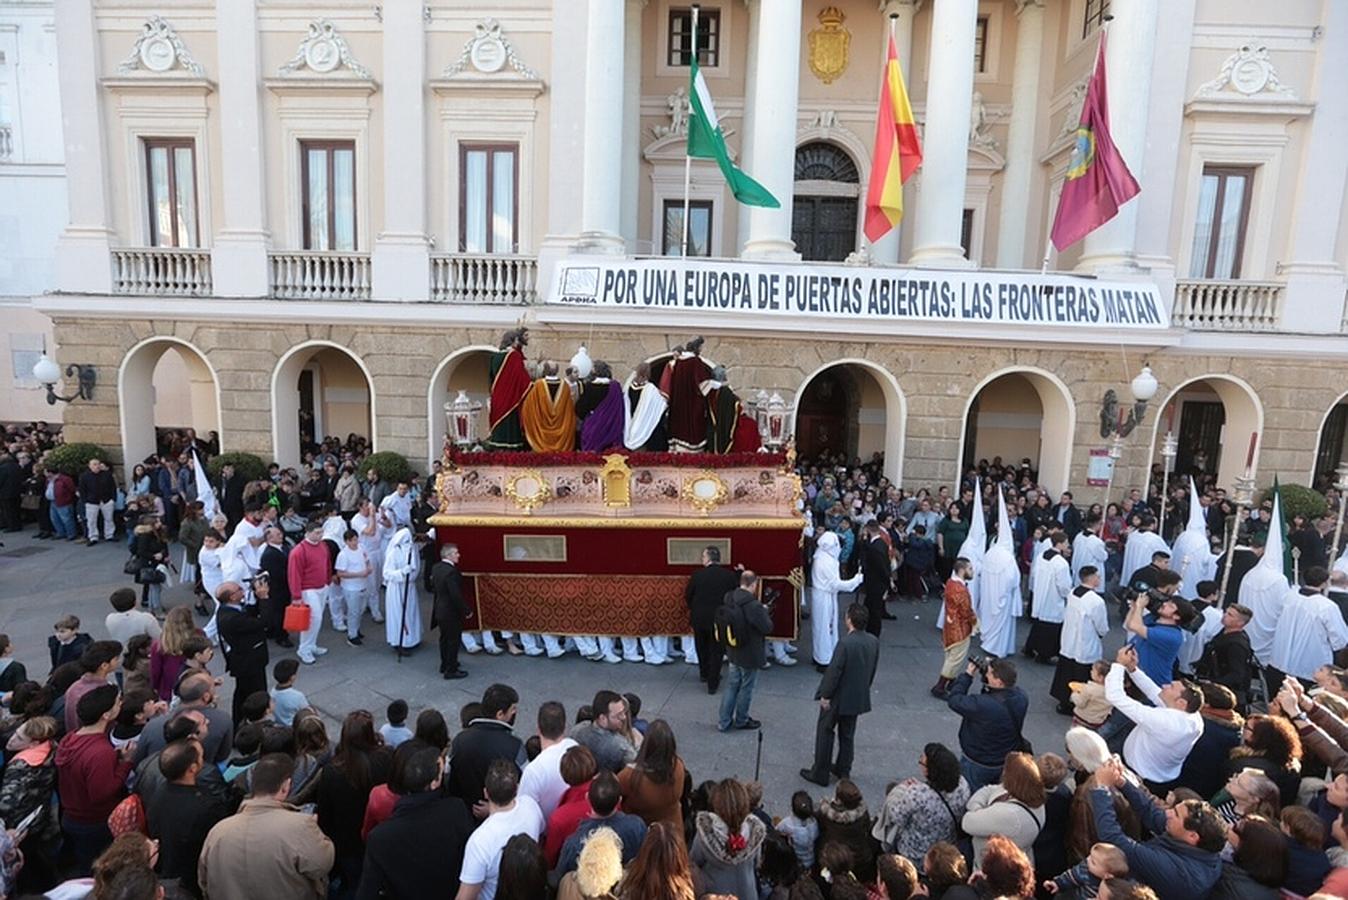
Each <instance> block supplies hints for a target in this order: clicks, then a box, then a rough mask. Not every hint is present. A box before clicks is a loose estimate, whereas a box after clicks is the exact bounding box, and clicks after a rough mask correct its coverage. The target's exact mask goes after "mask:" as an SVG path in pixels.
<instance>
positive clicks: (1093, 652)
mask: <svg viewBox="0 0 1348 900" xmlns="http://www.w3.org/2000/svg"><path fill="white" fill-rule="evenodd" d="M1077 590H1080V588H1078V589H1077ZM1107 634H1109V613H1108V611H1106V609H1105V600H1104V598H1103V597H1101V596H1100V595H1099V594H1097V593H1096V592H1095V591H1092V590H1089V589H1088V590H1086V591H1085V592H1084V593H1082V594H1080V595H1078V594H1077V593H1076V591H1073V592H1072V595H1071V596H1070V597H1068V598H1067V607H1066V609H1065V610H1064V612H1063V622H1062V639H1061V641H1060V642H1059V645H1058V654H1059V655H1060V656H1064V657H1066V658H1067V659H1071V660H1075V661H1076V662H1079V663H1081V664H1082V665H1090V664H1091V663H1093V662H1095V661H1096V660H1097V659H1101V658H1102V657H1103V656H1104V648H1103V647H1102V646H1101V644H1100V639H1101V638H1103V637H1104V636H1105V635H1107Z"/></svg>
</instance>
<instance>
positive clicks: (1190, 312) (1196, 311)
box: [1171, 281, 1283, 331]
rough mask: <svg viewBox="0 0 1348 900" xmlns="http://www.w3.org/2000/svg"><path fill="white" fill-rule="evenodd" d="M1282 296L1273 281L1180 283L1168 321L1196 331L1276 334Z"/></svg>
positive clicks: (1277, 285)
mask: <svg viewBox="0 0 1348 900" xmlns="http://www.w3.org/2000/svg"><path fill="white" fill-rule="evenodd" d="M1282 293H1283V285H1282V284H1281V283H1280V282H1276V281H1180V282H1178V283H1177V284H1176V285H1175V310H1174V313H1173V314H1172V315H1171V319H1172V320H1173V322H1174V324H1175V325H1176V326H1179V327H1182V328H1193V329H1196V330H1199V331H1276V330H1277V328H1278V318H1279V316H1280V315H1281V314H1282Z"/></svg>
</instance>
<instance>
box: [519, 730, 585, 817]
mask: <svg viewBox="0 0 1348 900" xmlns="http://www.w3.org/2000/svg"><path fill="white" fill-rule="evenodd" d="M574 746H576V742H575V741H573V740H572V739H571V738H569V737H564V738H562V739H561V740H560V741H558V742H557V743H555V744H553V745H552V746H550V747H546V748H544V750H543V752H542V753H540V754H538V755H537V756H535V757H534V758H533V760H532V761H531V762H530V763H529V765H527V766H525V767H524V774H522V775H521V776H520V794H521V795H522V796H525V797H532V798H533V799H534V802H535V803H537V804H538V808H539V809H541V810H542V811H543V819H544V821H546V820H548V819H550V818H552V813H553V811H554V810H556V809H557V805H558V804H559V803H561V802H562V795H563V794H565V793H566V789H567V783H566V781H565V780H564V779H563V778H562V756H563V755H564V754H565V753H566V751H567V750H570V749H571V748H572V747H574Z"/></svg>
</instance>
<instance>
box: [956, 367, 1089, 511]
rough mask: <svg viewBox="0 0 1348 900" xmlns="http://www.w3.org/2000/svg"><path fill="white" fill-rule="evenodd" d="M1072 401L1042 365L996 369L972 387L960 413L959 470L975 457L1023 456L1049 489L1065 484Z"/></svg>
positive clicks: (1072, 430) (1072, 424) (1008, 460)
mask: <svg viewBox="0 0 1348 900" xmlns="http://www.w3.org/2000/svg"><path fill="white" fill-rule="evenodd" d="M1076 420H1077V415H1076V403H1075V402H1074V401H1073V400H1072V394H1071V392H1070V391H1068V390H1067V385H1065V384H1063V383H1062V381H1061V380H1059V378H1058V377H1057V376H1056V375H1053V374H1051V373H1049V372H1045V371H1043V370H1042V369H1030V368H1020V369H1006V370H1003V371H1001V372H995V373H993V374H992V375H989V376H988V377H987V378H985V379H983V381H982V382H981V383H980V384H979V385H978V387H976V388H975V389H974V392H973V395H972V396H970V398H969V405H968V406H967V407H966V409H965V413H964V435H963V438H962V440H961V442H960V446H961V447H962V457H963V458H962V459H961V462H960V472H959V474H961V475H962V474H963V473H964V470H965V469H967V468H968V467H969V466H971V465H975V464H977V463H978V461H979V460H982V459H986V460H989V461H991V460H992V459H994V458H995V457H998V456H1000V457H1001V458H1002V461H1003V462H1004V463H1006V464H1008V465H1010V464H1013V463H1017V462H1019V461H1020V460H1022V459H1028V460H1029V461H1030V468H1032V469H1034V470H1036V471H1038V473H1039V477H1038V481H1039V484H1040V485H1042V486H1043V487H1044V488H1045V489H1046V490H1049V491H1051V492H1056V491H1065V490H1067V485H1068V480H1069V478H1070V475H1071V465H1072V438H1073V435H1074V434H1075V433H1076Z"/></svg>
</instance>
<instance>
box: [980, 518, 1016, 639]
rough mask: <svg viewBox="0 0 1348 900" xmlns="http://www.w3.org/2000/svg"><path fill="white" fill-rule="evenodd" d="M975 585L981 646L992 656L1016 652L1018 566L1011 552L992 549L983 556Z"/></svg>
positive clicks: (996, 548)
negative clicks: (976, 584)
mask: <svg viewBox="0 0 1348 900" xmlns="http://www.w3.org/2000/svg"><path fill="white" fill-rule="evenodd" d="M975 580H976V581H977V582H978V609H977V610H976V612H977V614H978V628H979V631H980V632H981V633H982V635H983V637H982V646H983V650H984V652H986V653H991V654H993V655H994V656H1011V655H1012V654H1014V653H1015V652H1016V619H1017V617H1019V616H1020V610H1021V605H1022V601H1021V596H1020V567H1019V566H1017V565H1016V558H1015V556H1013V555H1012V554H1011V551H1009V550H1007V549H1006V548H1005V547H1002V546H1000V545H999V546H994V547H993V548H992V549H991V550H989V551H988V552H987V553H986V554H985V555H984V557H983V565H982V567H981V568H980V569H979V570H978V575H977V576H976V579H975Z"/></svg>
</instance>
